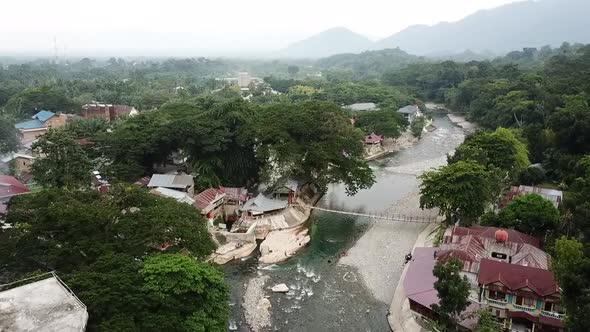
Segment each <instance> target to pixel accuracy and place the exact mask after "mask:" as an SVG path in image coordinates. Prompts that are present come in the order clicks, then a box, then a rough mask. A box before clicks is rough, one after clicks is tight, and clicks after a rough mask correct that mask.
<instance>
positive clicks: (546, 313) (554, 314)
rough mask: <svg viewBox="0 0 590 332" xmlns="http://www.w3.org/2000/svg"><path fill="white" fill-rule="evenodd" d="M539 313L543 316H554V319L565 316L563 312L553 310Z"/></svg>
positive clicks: (560, 318)
mask: <svg viewBox="0 0 590 332" xmlns="http://www.w3.org/2000/svg"><path fill="white" fill-rule="evenodd" d="M541 315H542V316H545V317H549V318H555V319H559V320H563V317H564V316H565V315H564V314H560V313H558V312H553V311H545V310H543V311H541Z"/></svg>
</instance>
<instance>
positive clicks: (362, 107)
mask: <svg viewBox="0 0 590 332" xmlns="http://www.w3.org/2000/svg"><path fill="white" fill-rule="evenodd" d="M343 108H344V109H347V110H349V111H353V112H369V111H378V110H379V107H378V106H377V105H376V104H375V103H356V104H351V105H347V106H344V107H343Z"/></svg>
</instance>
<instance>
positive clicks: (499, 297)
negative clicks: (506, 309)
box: [488, 290, 506, 302]
mask: <svg viewBox="0 0 590 332" xmlns="http://www.w3.org/2000/svg"><path fill="white" fill-rule="evenodd" d="M488 297H489V298H490V299H492V300H496V301H504V302H505V301H506V294H505V293H502V292H499V291H493V290H490V291H489V293H488Z"/></svg>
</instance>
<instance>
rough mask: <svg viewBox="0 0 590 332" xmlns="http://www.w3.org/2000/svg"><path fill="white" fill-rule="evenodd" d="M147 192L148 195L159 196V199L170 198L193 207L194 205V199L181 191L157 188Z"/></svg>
mask: <svg viewBox="0 0 590 332" xmlns="http://www.w3.org/2000/svg"><path fill="white" fill-rule="evenodd" d="M149 192H150V194H154V195H157V196H161V197H168V198H172V199H175V200H176V201H177V202H180V203H186V204H188V205H193V204H194V203H195V199H194V198H192V197H191V196H190V195H189V194H187V193H185V192H182V191H178V190H174V189H168V188H164V187H157V188H154V189H152V190H150V191H149Z"/></svg>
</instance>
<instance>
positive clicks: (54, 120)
mask: <svg viewBox="0 0 590 332" xmlns="http://www.w3.org/2000/svg"><path fill="white" fill-rule="evenodd" d="M67 120H68V116H67V115H65V114H59V115H56V116H53V117H51V118H50V119H49V120H47V121H46V122H45V126H47V127H49V128H60V127H63V126H65V125H66V122H67Z"/></svg>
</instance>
